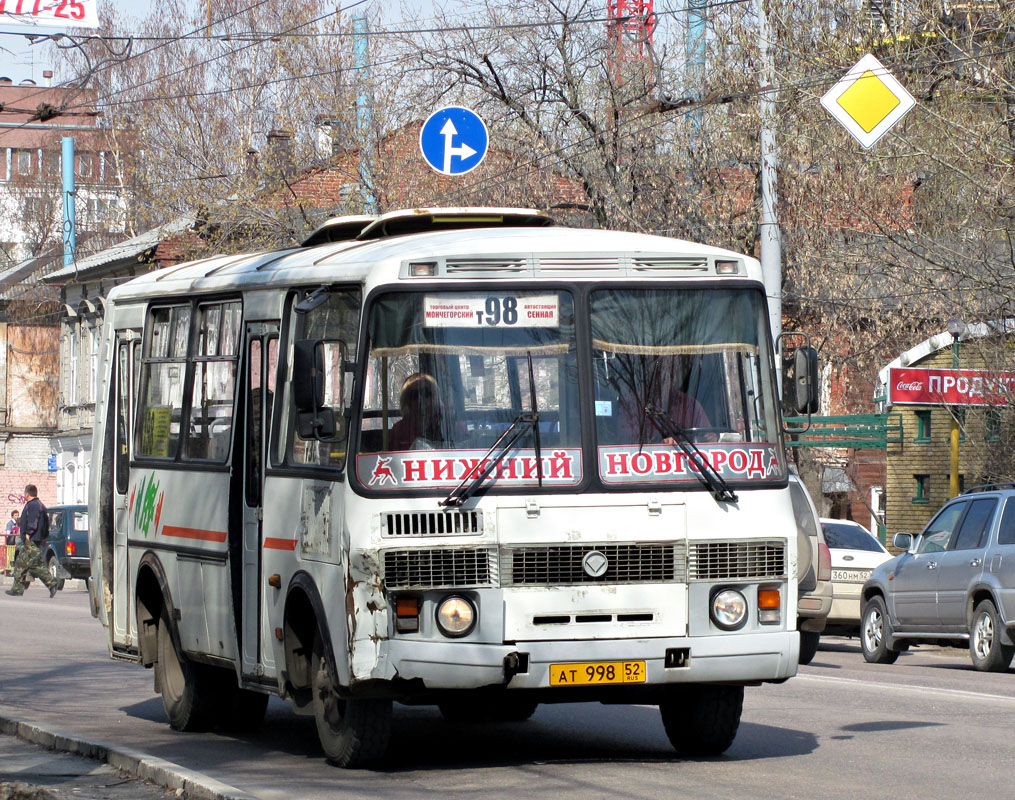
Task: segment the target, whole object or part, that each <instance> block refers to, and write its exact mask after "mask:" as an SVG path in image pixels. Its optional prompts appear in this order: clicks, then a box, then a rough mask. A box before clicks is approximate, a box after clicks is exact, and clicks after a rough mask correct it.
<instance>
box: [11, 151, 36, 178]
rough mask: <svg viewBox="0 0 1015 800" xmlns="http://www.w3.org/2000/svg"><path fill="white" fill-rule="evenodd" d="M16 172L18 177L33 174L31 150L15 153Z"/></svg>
mask: <svg viewBox="0 0 1015 800" xmlns="http://www.w3.org/2000/svg"><path fill="white" fill-rule="evenodd" d="M14 171H15V172H17V173H18V175H31V174H32V151H31V150H15V151H14Z"/></svg>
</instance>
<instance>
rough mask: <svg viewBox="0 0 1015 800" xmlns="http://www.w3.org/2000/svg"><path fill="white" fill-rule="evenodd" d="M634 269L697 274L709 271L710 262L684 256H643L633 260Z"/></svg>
mask: <svg viewBox="0 0 1015 800" xmlns="http://www.w3.org/2000/svg"><path fill="white" fill-rule="evenodd" d="M631 266H632V268H634V269H636V270H643V269H679V270H695V271H697V272H707V271H708V261H707V260H706V259H704V258H695V257H693V256H692V257H684V256H642V257H635V258H633V259H632V260H631Z"/></svg>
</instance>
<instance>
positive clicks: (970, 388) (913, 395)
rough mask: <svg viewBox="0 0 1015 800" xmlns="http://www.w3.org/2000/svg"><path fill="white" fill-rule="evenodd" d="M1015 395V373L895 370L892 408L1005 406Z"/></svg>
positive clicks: (891, 377) (890, 390) (891, 383)
mask: <svg viewBox="0 0 1015 800" xmlns="http://www.w3.org/2000/svg"><path fill="white" fill-rule="evenodd" d="M1013 393H1015V372H991V371H989V370H982V369H920V368H917V367H892V369H890V370H889V377H888V402H889V404H890V405H906V404H908V405H921V406H1003V405H1008V403H1010V402H1011V399H1012V395H1013Z"/></svg>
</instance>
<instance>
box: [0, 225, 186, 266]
mask: <svg viewBox="0 0 1015 800" xmlns="http://www.w3.org/2000/svg"><path fill="white" fill-rule="evenodd" d="M195 219H196V214H195V213H194V212H193V211H190V212H187V213H186V214H182V215H180V216H179V217H177V218H176V219H174V220H172V221H170V222H167V223H165V224H164V225H160V226H159V227H157V228H152V229H151V230H149V231H145V232H144V233H139V234H138V235H137V236H132V237H131V238H130V239H126V240H124V241H122V242H119V243H117V244H114V245H113V246H112V247H107V248H106V249H105V250H100V251H99V252H98V253H94V254H92V255H90V256H87V257H86V258H82V259H81V260H79V261H76V262H75V263H74V264H71V265H70V266H69V267H62V268H61V269H58V270H56V271H55V272H51V273H49V274H48V275H47V276H46V277H45V278H43V280H44V281H45V282H46V283H67V282H68V281H74V280H81V279H82V278H86V277H88V276H89V274H91V273H95V272H99V271H106V269H107V268H108V267H109V266H110V265H111V264H115V263H117V262H122V261H127V260H130V261H133V260H135V259H137V257H138V256H140V255H143V254H144V253H146V252H147V251H148V250H151V249H152V248H155V247H158V245H159V243H160V242H162V241H164V240H166V239H168V238H170V237H171V236H173V235H174V234H177V233H182V232H184V231H186V230H188V229H190V228H192V227H193V226H194V220H195ZM0 280H2V276H0Z"/></svg>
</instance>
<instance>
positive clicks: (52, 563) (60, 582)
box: [46, 554, 66, 591]
mask: <svg viewBox="0 0 1015 800" xmlns="http://www.w3.org/2000/svg"><path fill="white" fill-rule="evenodd" d="M46 567H47V569H48V570H49V574H50V575H52V576H53V580H55V581H56V590H57V591H61V590H62V589H63V587H64V584H65V583H66V581H65V580H64V579H63V578H61V577H59V575H60V563H59V562H58V561H57V560H56V556H54V555H53V554H50V556H49V560H48V561H46Z"/></svg>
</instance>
